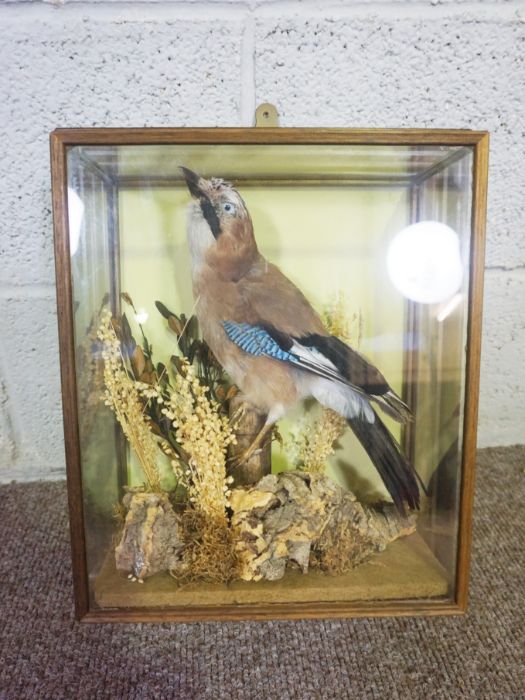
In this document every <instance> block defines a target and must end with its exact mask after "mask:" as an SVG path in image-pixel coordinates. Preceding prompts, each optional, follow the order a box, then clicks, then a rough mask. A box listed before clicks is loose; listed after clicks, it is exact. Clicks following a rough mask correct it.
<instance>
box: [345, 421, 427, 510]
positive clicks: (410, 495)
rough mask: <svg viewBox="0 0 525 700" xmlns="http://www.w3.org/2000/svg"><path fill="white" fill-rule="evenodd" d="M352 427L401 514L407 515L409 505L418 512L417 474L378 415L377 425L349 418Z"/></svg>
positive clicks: (375, 422)
mask: <svg viewBox="0 0 525 700" xmlns="http://www.w3.org/2000/svg"><path fill="white" fill-rule="evenodd" d="M374 413H375V411H374ZM348 424H349V426H350V427H351V428H352V430H353V431H354V433H355V435H356V437H357V439H358V440H359V442H360V443H361V445H362V446H363V447H364V448H365V450H366V451H367V453H368V455H369V457H370V459H371V460H372V463H373V464H374V466H375V468H376V469H377V471H378V472H379V475H380V476H381V479H382V480H383V483H384V484H385V486H386V488H387V491H388V493H389V494H390V495H391V497H392V500H393V501H394V503H395V505H396V507H397V509H398V511H399V512H400V513H401V514H402V515H405V503H406V504H407V505H408V507H409V508H410V509H418V508H419V486H418V482H417V475H416V472H415V470H414V469H413V468H412V466H411V465H410V464H409V463H408V462H407V460H406V459H405V457H404V456H403V454H402V453H401V450H400V447H399V445H398V444H397V442H396V441H395V439H394V438H393V437H392V435H391V434H390V433H389V432H388V430H387V428H386V426H385V424H384V423H383V422H382V421H381V419H380V418H379V416H378V415H377V413H376V415H375V421H374V422H373V423H369V422H367V421H364V420H360V419H359V418H349V419H348Z"/></svg>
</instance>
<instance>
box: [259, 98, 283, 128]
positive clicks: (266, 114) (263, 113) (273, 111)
mask: <svg viewBox="0 0 525 700" xmlns="http://www.w3.org/2000/svg"><path fill="white" fill-rule="evenodd" d="M255 126H256V127H259V126H263V127H276V126H279V112H278V111H277V107H275V106H274V105H272V104H271V103H270V102H263V104H262V105H259V106H258V107H257V109H256V110H255Z"/></svg>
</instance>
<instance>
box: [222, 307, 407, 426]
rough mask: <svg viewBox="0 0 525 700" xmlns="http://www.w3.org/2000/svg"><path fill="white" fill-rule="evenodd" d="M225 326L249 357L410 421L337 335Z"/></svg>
mask: <svg viewBox="0 0 525 700" xmlns="http://www.w3.org/2000/svg"><path fill="white" fill-rule="evenodd" d="M223 327H224V330H225V332H226V335H227V336H228V338H229V339H230V340H231V341H232V342H233V343H235V344H236V345H237V346H238V347H239V348H241V350H244V352H247V353H249V354H250V355H255V356H266V357H271V358H273V359H275V360H280V361H281V362H287V363H289V364H292V365H294V366H295V367H298V368H300V369H302V370H304V371H306V372H310V373H312V374H315V375H317V376H318V377H322V378H323V379H328V380H330V381H336V382H340V383H341V384H344V385H346V386H348V387H350V388H351V389H352V390H353V391H355V392H357V393H358V394H361V395H363V396H366V397H368V398H369V399H372V400H373V401H375V402H376V403H377V404H378V405H379V406H380V407H381V408H382V409H383V410H384V411H385V413H387V415H389V416H391V417H392V418H394V419H395V420H397V421H399V422H405V421H407V420H410V419H411V411H410V409H409V408H408V406H407V405H406V404H405V403H404V402H403V401H402V400H401V399H400V398H399V396H397V394H396V393H395V392H394V391H393V390H392V389H391V388H390V386H389V385H388V382H387V381H386V379H385V378H384V377H383V375H382V374H381V372H380V371H379V370H378V369H377V367H374V365H372V364H370V362H368V361H367V360H366V359H365V358H364V357H363V356H362V355H360V354H359V353H358V352H356V351H355V350H353V349H352V348H351V347H349V346H348V345H346V343H343V341H342V340H340V339H339V338H336V337H335V336H331V335H320V334H318V333H312V334H309V335H303V336H301V337H294V336H292V335H290V334H289V333H285V332H283V331H281V330H278V329H277V328H275V327H274V326H271V325H270V324H268V323H262V322H261V323H256V324H250V323H234V322H232V321H225V322H223Z"/></svg>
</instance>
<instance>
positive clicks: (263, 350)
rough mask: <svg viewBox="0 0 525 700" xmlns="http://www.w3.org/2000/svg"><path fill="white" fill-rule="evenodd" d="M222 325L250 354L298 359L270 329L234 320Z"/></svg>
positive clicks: (232, 339) (224, 322)
mask: <svg viewBox="0 0 525 700" xmlns="http://www.w3.org/2000/svg"><path fill="white" fill-rule="evenodd" d="M222 325H223V328H224V330H225V331H226V335H227V336H228V338H229V339H230V340H231V341H232V342H233V343H235V345H237V346H238V347H239V348H241V350H244V352H247V353H248V354H250V355H254V356H255V357H261V356H266V357H271V358H273V359H274V360H281V361H282V362H295V361H296V360H297V358H296V356H295V355H293V354H292V353H290V352H287V351H286V350H283V348H281V346H280V345H279V344H278V343H277V342H276V341H275V340H274V338H272V336H271V335H270V334H269V333H268V331H266V330H265V329H264V328H261V326H252V325H251V324H249V323H234V322H233V321H223V322H222Z"/></svg>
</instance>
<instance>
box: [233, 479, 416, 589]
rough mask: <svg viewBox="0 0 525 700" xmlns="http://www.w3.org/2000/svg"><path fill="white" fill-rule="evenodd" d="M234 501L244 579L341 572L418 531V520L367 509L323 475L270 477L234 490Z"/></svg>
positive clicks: (390, 511)
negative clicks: (295, 572) (289, 572)
mask: <svg viewBox="0 0 525 700" xmlns="http://www.w3.org/2000/svg"><path fill="white" fill-rule="evenodd" d="M230 503H231V507H232V510H233V517H232V527H234V528H236V530H237V537H238V543H237V551H238V553H239V556H240V558H241V561H242V573H241V578H242V579H244V580H245V581H259V580H261V579H266V580H268V581H275V580H277V579H280V578H282V576H284V573H285V570H286V567H287V566H293V567H296V568H297V567H298V568H300V569H301V570H302V571H303V573H306V572H307V571H308V568H309V567H310V566H313V567H316V568H320V569H322V570H323V571H325V572H326V573H329V574H340V573H343V572H345V571H348V570H350V569H352V568H353V567H355V566H357V565H358V564H360V563H362V562H364V561H366V560H367V559H369V558H370V557H371V556H372V555H373V554H374V553H376V552H379V551H382V550H383V549H385V547H386V546H387V545H388V544H389V542H392V541H393V540H395V539H397V538H398V537H402V536H404V535H408V534H411V533H412V532H414V531H415V519H414V517H412V516H410V517H408V518H404V517H402V516H400V515H399V514H398V513H397V511H396V510H395V507H394V506H393V505H388V504H384V505H382V506H378V507H369V506H365V505H363V504H361V503H359V502H358V501H357V500H356V498H355V496H354V495H353V494H352V493H349V492H347V491H345V490H344V489H342V488H341V487H340V486H339V485H337V484H336V483H335V482H334V481H332V480H331V479H330V478H329V477H327V476H325V475H322V474H309V473H307V472H302V471H289V472H282V473H281V474H271V475H268V476H265V477H264V478H263V479H261V481H259V483H257V484H256V485H255V486H252V487H251V488H237V489H234V491H233V492H232V495H231V498H230Z"/></svg>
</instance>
